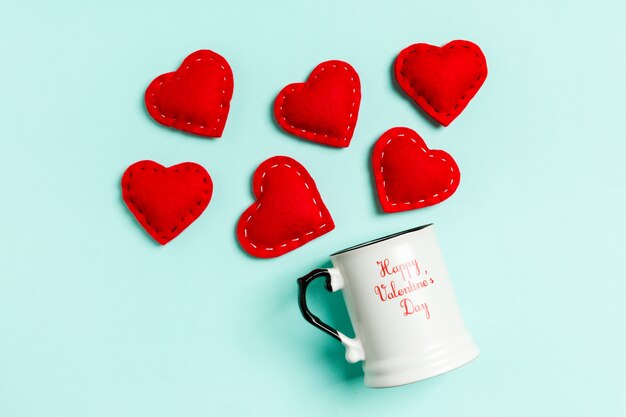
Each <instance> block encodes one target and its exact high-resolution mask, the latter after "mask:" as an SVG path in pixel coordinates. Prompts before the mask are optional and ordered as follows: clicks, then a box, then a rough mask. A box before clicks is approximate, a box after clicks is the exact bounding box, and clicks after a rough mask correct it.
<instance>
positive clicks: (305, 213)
mask: <svg viewBox="0 0 626 417" xmlns="http://www.w3.org/2000/svg"><path fill="white" fill-rule="evenodd" d="M252 188H253V191H254V195H255V197H256V201H255V202H254V204H252V205H251V206H250V207H248V209H246V211H244V213H243V214H242V215H241V217H240V218H239V223H238V224H237V238H238V239H239V243H240V244H241V247H242V248H243V249H244V250H245V251H246V252H248V253H249V254H251V255H253V256H256V257H259V258H274V257H276V256H280V255H283V254H285V253H287V252H289V251H292V250H294V249H296V248H299V247H300V246H302V245H304V244H305V243H307V242H310V241H311V240H313V239H315V238H317V237H319V236H322V235H323V234H325V233H328V232H330V231H331V230H333V229H334V228H335V224H334V222H333V219H332V217H331V216H330V213H329V212H328V209H327V208H326V206H325V205H324V202H323V201H322V197H321V196H320V193H319V191H318V190H317V187H316V185H315V182H314V181H313V178H311V175H309V173H308V172H307V170H306V169H305V168H304V167H303V166H302V165H300V163H298V162H297V161H296V160H294V159H292V158H289V157H286V156H274V157H272V158H269V159H268V160H266V161H264V162H263V163H261V165H259V167H258V168H257V169H256V171H255V172H254V177H253V179H252Z"/></svg>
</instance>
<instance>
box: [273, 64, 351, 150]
mask: <svg viewBox="0 0 626 417" xmlns="http://www.w3.org/2000/svg"><path fill="white" fill-rule="evenodd" d="M360 104H361V82H360V80H359V75H358V74H357V73H356V71H355V70H354V68H352V66H350V64H348V63H347V62H343V61H326V62H322V63H321V64H319V65H318V66H317V67H315V69H314V70H313V72H312V73H311V75H309V78H308V79H307V81H306V82H304V83H295V84H289V85H288V86H287V87H285V88H283V89H282V90H281V91H280V93H279V94H278V97H276V101H275V102H274V116H275V117H276V121H277V122H278V124H279V125H280V126H281V127H282V128H283V129H284V130H285V131H287V132H289V133H291V134H292V135H296V136H298V137H301V138H304V139H308V140H310V141H313V142H318V143H322V144H324V145H329V146H336V147H338V148H345V147H347V146H348V145H350V140H351V139H352V135H353V134H354V127H355V126H356V121H357V118H358V115H359V106H360Z"/></svg>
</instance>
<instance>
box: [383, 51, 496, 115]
mask: <svg viewBox="0 0 626 417" xmlns="http://www.w3.org/2000/svg"><path fill="white" fill-rule="evenodd" d="M395 74H396V80H397V81H398V84H399V85H400V87H401V88H402V89H403V90H404V92H405V93H407V94H408V95H409V97H411V98H412V99H413V100H414V101H415V102H416V103H417V105H418V106H420V107H421V108H422V109H423V110H424V111H425V112H426V113H427V114H428V115H429V116H431V117H432V118H433V119H435V120H436V121H438V122H439V123H441V124H442V125H444V126H448V125H449V124H450V123H451V122H452V121H453V120H454V119H455V118H456V117H457V116H458V115H459V114H461V112H462V111H463V109H465V106H467V103H469V101H470V100H471V99H472V98H473V97H474V95H475V94H476V92H477V91H478V89H479V88H480V87H481V86H482V85H483V83H484V82H485V78H487V61H486V60H485V55H483V52H482V51H481V50H480V48H479V47H478V45H476V44H474V43H472V42H468V41H462V40H456V41H452V42H450V43H448V44H447V45H444V46H442V47H441V48H440V47H438V46H433V45H428V44H426V43H416V44H415V45H411V46H409V47H408V48H406V49H404V50H403V51H402V52H400V54H399V55H398V57H397V58H396V63H395Z"/></svg>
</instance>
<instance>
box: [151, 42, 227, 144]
mask: <svg viewBox="0 0 626 417" xmlns="http://www.w3.org/2000/svg"><path fill="white" fill-rule="evenodd" d="M232 95H233V72H232V71H231V69H230V66H229V65H228V62H226V60H225V59H224V58H223V57H222V56H221V55H219V54H216V53H215V52H213V51H209V50H200V51H196V52H194V53H192V54H191V55H189V56H188V57H187V58H185V60H184V61H183V63H182V64H181V66H180V67H179V68H178V69H177V70H176V71H174V72H168V73H167V74H163V75H159V76H158V77H157V78H155V79H154V81H152V82H151V83H150V85H149V86H148V89H147V90H146V96H145V101H146V108H147V109H148V113H150V116H152V118H153V119H154V120H156V121H157V122H159V123H161V124H162V125H165V126H169V127H173V128H174V129H179V130H184V131H185V132H189V133H194V134H196V135H201V136H209V137H214V138H217V137H220V136H222V131H223V130H224V125H225V124H226V118H227V117H228V110H229V108H230V99H231V97H232Z"/></svg>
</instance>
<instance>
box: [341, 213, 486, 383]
mask: <svg viewBox="0 0 626 417" xmlns="http://www.w3.org/2000/svg"><path fill="white" fill-rule="evenodd" d="M331 260H332V263H333V266H334V267H335V268H336V269H337V270H338V272H339V274H340V275H341V279H342V281H343V294H344V299H345V302H346V306H347V309H348V313H349V315H350V319H351V321H352V324H353V327H354V331H355V335H356V339H357V340H358V341H360V343H361V344H362V347H363V351H364V356H365V359H364V362H363V370H364V374H365V384H366V385H367V386H370V387H389V386H395V385H402V384H406V383H410V382H415V381H419V380H421V379H425V378H429V377H432V376H435V375H439V374H441V373H444V372H447V371H450V370H452V369H454V368H457V367H459V366H462V365H464V364H466V363H467V362H469V361H471V360H472V359H474V358H476V357H477V356H478V354H479V350H478V348H477V347H476V345H475V344H474V341H473V340H472V337H471V336H470V334H469V333H468V332H467V330H466V329H465V325H464V323H463V319H462V317H461V313H460V311H459V307H458V304H457V301H456V297H455V295H454V291H453V288H452V284H451V283H450V279H449V277H448V271H447V269H446V266H445V263H444V260H443V257H442V254H441V251H440V249H439V244H438V242H437V239H436V236H435V229H434V226H433V225H426V226H421V227H418V228H415V229H411V230H408V231H405V232H401V233H397V234H395V235H391V236H388V237H385V238H381V239H378V240H375V241H372V242H369V243H365V244H362V245H358V246H355V247H352V248H349V249H346V250H343V251H341V252H338V253H335V254H333V255H331Z"/></svg>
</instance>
